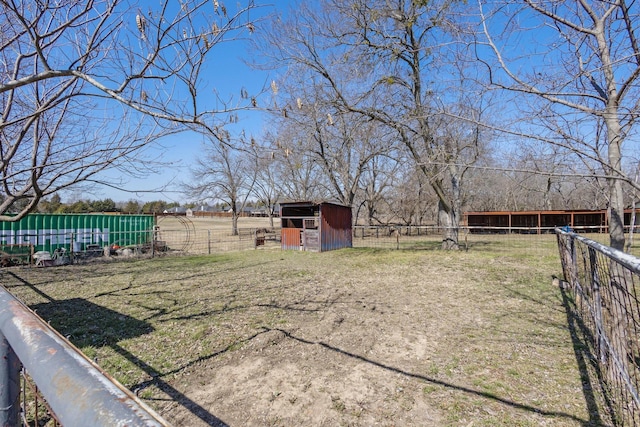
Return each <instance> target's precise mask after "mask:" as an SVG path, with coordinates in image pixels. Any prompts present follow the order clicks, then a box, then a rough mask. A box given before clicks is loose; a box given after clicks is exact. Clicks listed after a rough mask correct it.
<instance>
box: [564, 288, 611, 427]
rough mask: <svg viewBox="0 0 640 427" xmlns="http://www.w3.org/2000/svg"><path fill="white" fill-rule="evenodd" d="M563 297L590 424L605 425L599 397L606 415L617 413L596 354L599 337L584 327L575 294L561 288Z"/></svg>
mask: <svg viewBox="0 0 640 427" xmlns="http://www.w3.org/2000/svg"><path fill="white" fill-rule="evenodd" d="M560 292H561V295H562V305H563V306H564V309H565V311H566V314H567V326H568V328H569V334H570V335H571V341H572V343H573V352H574V354H575V357H576V362H577V363H578V369H579V370H580V380H581V381H582V392H583V394H584V399H585V401H586V404H587V410H588V411H589V416H590V424H588V425H590V426H591V425H593V426H599V425H605V424H604V422H603V419H602V416H601V415H600V412H601V410H600V406H599V405H598V402H599V400H598V398H597V397H598V396H601V400H600V401H602V402H604V406H605V412H608V413H609V414H610V413H613V404H612V402H611V401H610V399H609V397H608V393H607V392H606V387H605V381H604V378H603V376H602V371H601V369H600V366H599V364H598V358H597V356H596V355H595V351H594V348H593V343H595V337H594V336H593V334H592V333H591V331H590V330H589V328H588V327H587V326H586V325H585V324H584V322H583V320H582V318H581V317H580V316H579V315H578V314H577V313H578V311H577V310H576V306H575V302H574V300H573V298H572V297H571V293H570V292H568V291H567V290H565V289H564V288H561V289H560Z"/></svg>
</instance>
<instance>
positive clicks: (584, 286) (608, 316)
mask: <svg viewBox="0 0 640 427" xmlns="http://www.w3.org/2000/svg"><path fill="white" fill-rule="evenodd" d="M556 235H557V242H558V249H559V252H560V259H561V262H562V269H563V273H564V277H565V282H562V285H563V286H561V288H562V290H563V295H566V296H567V299H566V300H565V302H568V304H565V306H566V307H567V308H569V312H570V316H571V318H573V319H576V321H575V322H570V323H573V324H575V325H577V328H576V329H577V330H579V331H580V332H579V337H578V339H577V342H574V349H576V352H578V351H579V352H580V353H581V354H583V355H584V357H582V360H584V361H585V362H584V365H585V368H588V371H589V372H588V376H587V379H586V380H585V379H584V378H583V385H584V384H587V385H588V389H589V391H590V392H594V394H595V396H594V397H595V398H596V399H597V403H596V404H597V405H598V407H602V409H604V410H605V411H606V412H608V413H609V414H610V416H611V418H612V419H613V420H614V422H615V424H616V425H632V426H636V425H640V399H639V396H638V389H639V386H640V343H639V342H638V338H639V332H640V303H639V297H640V259H639V258H636V257H634V256H632V255H629V254H627V253H624V252H621V251H618V250H615V249H612V248H610V247H608V246H606V245H604V244H601V243H598V242H596V241H594V240H591V239H589V238H586V237H584V236H582V235H580V234H578V233H575V232H571V231H567V230H561V229H556ZM573 335H574V340H576V336H578V334H573ZM590 377H593V381H592V380H591V379H590Z"/></svg>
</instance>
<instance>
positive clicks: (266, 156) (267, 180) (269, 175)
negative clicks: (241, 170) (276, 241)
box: [249, 138, 282, 227]
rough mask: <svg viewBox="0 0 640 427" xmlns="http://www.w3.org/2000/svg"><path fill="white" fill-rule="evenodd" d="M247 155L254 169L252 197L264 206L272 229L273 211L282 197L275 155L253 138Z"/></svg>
mask: <svg viewBox="0 0 640 427" xmlns="http://www.w3.org/2000/svg"><path fill="white" fill-rule="evenodd" d="M249 153H250V154H251V155H252V157H253V162H252V167H253V168H254V169H255V171H254V173H255V177H256V181H255V184H254V186H253V195H254V196H256V198H257V199H258V201H259V202H260V203H262V204H263V205H264V206H265V209H266V210H267V215H268V216H269V224H270V225H271V227H273V216H274V214H275V212H274V209H275V207H276V204H277V203H278V202H279V201H280V198H281V197H282V186H281V185H280V183H279V182H278V175H277V173H278V172H277V161H276V158H275V154H274V153H273V151H271V150H269V148H268V147H267V148H265V147H261V146H259V145H258V144H257V143H256V142H255V140H253V138H252V140H251V143H250V151H249Z"/></svg>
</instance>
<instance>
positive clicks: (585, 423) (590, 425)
mask: <svg viewBox="0 0 640 427" xmlns="http://www.w3.org/2000/svg"><path fill="white" fill-rule="evenodd" d="M263 329H264V330H265V331H278V332H280V333H282V334H284V335H285V336H286V337H287V338H289V339H292V340H295V341H297V342H300V343H302V344H308V345H319V346H321V347H323V348H325V349H326V350H329V351H333V352H335V353H339V354H341V355H343V356H346V357H350V358H353V359H357V360H360V361H362V362H365V363H368V364H370V365H373V366H376V367H378V368H382V369H385V370H387V371H390V372H394V373H397V374H400V375H404V376H406V377H410V378H416V379H419V380H423V381H426V382H429V383H431V384H435V385H438V386H442V387H446V388H448V389H451V390H455V391H460V392H463V393H468V394H471V395H475V396H479V397H482V398H486V399H490V400H493V401H495V402H498V403H501V404H504V405H508V406H510V407H512V408H516V409H520V410H523V411H528V412H532V413H535V414H540V415H543V416H550V417H558V418H564V419H567V420H572V421H575V422H578V423H580V425H582V426H584V427H593V426H599V425H602V424H601V423H599V420H600V419H599V418H598V419H597V420H594V419H593V417H592V419H590V420H589V421H585V420H583V419H580V418H578V417H576V416H575V415H571V414H568V413H566V412H559V411H546V410H543V409H541V408H537V407H535V406H531V405H527V404H525V403H519V402H515V401H513V400H509V399H505V398H503V397H500V396H498V395H497V394H494V393H489V392H486V391H480V390H474V389H472V388H469V387H464V386H459V385H455V384H452V383H448V382H446V381H442V380H439V379H436V378H432V377H428V376H426V375H422V374H416V373H413V372H408V371H405V370H402V369H400V368H396V367H394V366H390V365H387V364H384V363H382V362H378V361H375V360H372V359H369V358H366V357H364V356H361V355H359V354H354V353H351V352H349V351H346V350H343V349H341V348H338V347H335V346H332V345H330V344H327V343H325V342H322V341H311V340H307V339H305V338H301V337H298V336H295V335H293V334H292V333H290V332H289V331H286V330H284V329H279V328H267V327H263ZM589 409H591V407H590V408H589Z"/></svg>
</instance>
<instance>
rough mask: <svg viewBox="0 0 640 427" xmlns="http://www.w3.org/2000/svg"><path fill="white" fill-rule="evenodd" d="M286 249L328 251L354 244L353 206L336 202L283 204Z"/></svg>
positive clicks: (281, 209)
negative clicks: (352, 227) (352, 228)
mask: <svg viewBox="0 0 640 427" xmlns="http://www.w3.org/2000/svg"><path fill="white" fill-rule="evenodd" d="M280 218H281V221H282V249H293V250H301V251H316V252H324V251H331V250H334V249H341V248H350V247H351V246H352V231H351V221H352V218H351V208H350V207H348V206H343V205H338V204H335V203H328V202H322V203H314V202H291V203H281V204H280Z"/></svg>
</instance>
